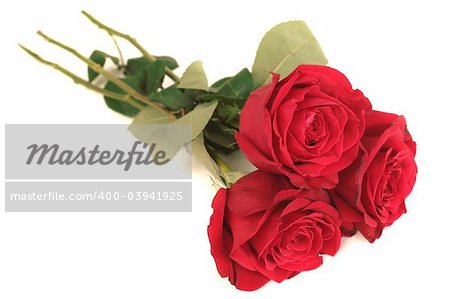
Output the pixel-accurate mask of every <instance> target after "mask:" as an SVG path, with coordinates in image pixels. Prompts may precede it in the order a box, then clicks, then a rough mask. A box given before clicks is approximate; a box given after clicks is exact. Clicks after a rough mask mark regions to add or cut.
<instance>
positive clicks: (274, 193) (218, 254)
mask: <svg viewBox="0 0 450 299" xmlns="http://www.w3.org/2000/svg"><path fill="white" fill-rule="evenodd" d="M212 207H213V209H214V212H213V215H212V216H211V221H210V225H209V226H208V236H209V240H210V242H211V254H212V256H213V257H214V260H215V262H216V265H217V270H218V272H219V274H220V275H221V276H222V277H229V280H230V282H231V283H232V284H233V285H235V286H236V288H238V289H240V290H246V291H251V290H255V289H258V288H260V287H261V286H263V285H264V284H265V283H266V282H268V281H269V280H275V281H277V282H281V281H283V280H285V279H288V278H291V277H293V276H295V275H297V274H298V273H300V272H302V271H307V270H312V269H315V268H317V267H319V266H320V265H321V264H322V257H321V256H320V255H321V254H330V255H334V254H335V253H336V251H337V250H338V248H339V246H340V240H341V234H340V230H339V226H340V219H339V215H338V213H337V211H336V210H335V209H334V208H333V207H332V206H331V205H330V204H329V198H328V195H327V193H326V192H325V191H322V190H321V191H315V192H312V191H308V190H306V189H292V185H291V184H290V183H289V181H288V180H286V179H285V178H284V177H282V176H274V175H270V174H267V173H264V172H262V171H255V172H253V173H251V174H249V175H247V176H245V177H243V178H241V179H240V180H238V181H237V182H236V183H235V184H233V185H232V186H231V188H230V189H220V190H219V191H218V192H217V194H216V196H215V198H214V200H213V203H212Z"/></svg>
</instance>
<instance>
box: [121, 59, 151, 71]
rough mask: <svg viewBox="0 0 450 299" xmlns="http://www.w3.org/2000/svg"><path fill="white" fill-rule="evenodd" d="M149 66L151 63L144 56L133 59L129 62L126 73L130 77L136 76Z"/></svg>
mask: <svg viewBox="0 0 450 299" xmlns="http://www.w3.org/2000/svg"><path fill="white" fill-rule="evenodd" d="M148 64H149V61H148V60H147V58H145V57H144V56H142V57H137V58H131V59H128V60H127V66H126V73H127V75H129V76H133V75H136V74H137V73H139V72H141V71H142V70H144V69H145V67H146V66H147V65H148Z"/></svg>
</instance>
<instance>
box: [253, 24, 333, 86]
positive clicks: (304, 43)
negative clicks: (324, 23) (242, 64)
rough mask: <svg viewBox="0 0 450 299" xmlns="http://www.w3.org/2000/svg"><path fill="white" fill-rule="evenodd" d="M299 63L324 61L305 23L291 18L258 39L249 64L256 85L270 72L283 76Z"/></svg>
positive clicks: (265, 79) (267, 80)
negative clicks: (253, 60)
mask: <svg viewBox="0 0 450 299" xmlns="http://www.w3.org/2000/svg"><path fill="white" fill-rule="evenodd" d="M300 64H323V65H325V64H327V59H326V57H325V55H324V54H323V52H322V49H321V48H320V45H319V43H318V42H317V40H316V38H315V37H314V35H313V34H312V32H311V31H310V30H309V28H308V26H307V25H306V23H305V22H303V21H291V22H286V23H281V24H279V25H277V26H275V27H273V28H272V29H271V30H270V31H269V32H267V33H266V35H265V36H264V38H263V39H262V40H261V43H260V44H259V48H258V51H257V53H256V58H255V62H254V63H253V69H252V74H253V77H254V80H255V84H256V87H257V86H260V85H263V84H265V83H268V82H269V81H270V78H271V76H270V72H274V73H278V74H280V75H281V78H284V77H286V76H287V75H288V74H290V73H291V72H292V71H293V70H294V69H295V68H296V67H297V66H298V65H300Z"/></svg>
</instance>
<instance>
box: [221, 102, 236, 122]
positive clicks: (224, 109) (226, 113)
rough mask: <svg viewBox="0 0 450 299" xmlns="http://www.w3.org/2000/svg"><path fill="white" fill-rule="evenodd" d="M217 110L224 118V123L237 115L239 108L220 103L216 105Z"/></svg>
mask: <svg viewBox="0 0 450 299" xmlns="http://www.w3.org/2000/svg"><path fill="white" fill-rule="evenodd" d="M217 112H218V114H219V116H220V117H221V118H223V119H224V120H225V123H226V124H228V123H230V122H231V121H232V120H233V119H235V118H237V117H239V114H240V113H241V109H240V108H238V107H235V106H231V105H227V104H224V103H220V104H219V106H218V107H217Z"/></svg>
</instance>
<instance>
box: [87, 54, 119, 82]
mask: <svg viewBox="0 0 450 299" xmlns="http://www.w3.org/2000/svg"><path fill="white" fill-rule="evenodd" d="M106 58H109V59H111V60H112V61H113V62H114V64H116V65H119V59H118V58H117V57H114V56H111V55H109V54H106V53H105V52H102V51H99V50H94V52H92V54H91V56H89V59H90V60H92V61H94V62H95V63H97V64H99V65H100V66H102V67H103V66H104V65H105V62H106ZM97 77H98V73H97V72H96V71H94V70H93V69H91V68H89V67H88V80H89V82H92V81H94V80H95V78H97Z"/></svg>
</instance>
